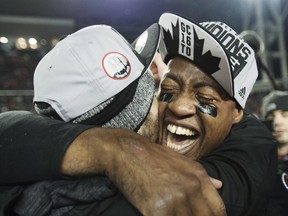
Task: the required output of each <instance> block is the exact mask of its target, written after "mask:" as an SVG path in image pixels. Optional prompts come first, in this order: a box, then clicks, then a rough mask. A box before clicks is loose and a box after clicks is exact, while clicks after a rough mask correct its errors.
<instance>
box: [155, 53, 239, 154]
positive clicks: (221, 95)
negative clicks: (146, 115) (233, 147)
mask: <svg viewBox="0 0 288 216" xmlns="http://www.w3.org/2000/svg"><path fill="white" fill-rule="evenodd" d="M168 71H169V72H168V73H166V74H165V77H164V79H163V81H162V83H161V91H160V94H159V134H160V135H159V142H160V143H161V144H162V145H165V146H167V147H169V148H171V149H173V150H175V151H178V152H179V153H181V154H184V155H186V156H188V157H190V158H192V159H198V158H200V157H202V156H203V155H205V154H207V153H209V152H211V151H212V150H213V149H215V148H216V147H217V146H218V145H220V144H221V142H222V141H223V140H224V138H225V137H226V136H227V135H228V133H229V131H230V129H231V127H232V125H233V124H235V123H237V122H239V121H240V120H241V118H242V116H243V111H242V109H237V108H236V103H235V102H234V101H233V100H232V99H231V98H229V96H227V94H226V93H225V92H224V90H223V89H222V88H221V87H220V86H219V84H218V83H217V82H216V81H215V80H214V79H212V78H211V77H210V76H208V75H206V74H205V73H204V72H203V71H202V70H201V69H199V68H198V67H196V66H195V65H194V64H192V63H191V62H190V61H189V60H187V59H185V58H182V57H176V58H174V59H172V60H171V61H170V62H169V64H168Z"/></svg>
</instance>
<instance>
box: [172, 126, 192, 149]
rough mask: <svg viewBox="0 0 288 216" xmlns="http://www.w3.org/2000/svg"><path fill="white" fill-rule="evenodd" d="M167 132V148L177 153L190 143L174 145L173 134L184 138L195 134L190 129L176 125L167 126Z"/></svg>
mask: <svg viewBox="0 0 288 216" xmlns="http://www.w3.org/2000/svg"><path fill="white" fill-rule="evenodd" d="M167 130H168V131H169V132H170V133H168V136H167V147H169V148H171V149H173V150H176V151H179V150H181V149H184V148H186V147H187V146H189V145H191V142H188V143H185V144H184V143H182V144H181V145H180V144H179V143H177V144H174V143H173V134H177V135H184V136H194V135H195V134H196V133H195V132H194V131H192V130H190V129H187V128H183V127H180V126H176V125H172V124H169V125H168V126H167Z"/></svg>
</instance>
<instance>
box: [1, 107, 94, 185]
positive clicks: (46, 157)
mask: <svg viewBox="0 0 288 216" xmlns="http://www.w3.org/2000/svg"><path fill="white" fill-rule="evenodd" d="M87 128H90V127H88V126H80V125H79V126H77V127H75V124H68V123H64V122H62V121H56V120H53V119H50V118H46V117H42V116H40V115H37V114H33V113H30V112H27V111H10V112H5V113H1V114H0V173H1V174H0V185H7V184H23V183H27V182H35V181H39V180H50V179H53V180H55V179H61V178H62V179H63V176H62V174H61V172H60V166H61V162H62V157H63V154H64V152H65V150H66V148H67V146H68V145H69V144H71V142H72V141H73V140H74V139H75V137H77V136H78V135H79V134H80V133H82V132H83V131H84V130H86V129H87Z"/></svg>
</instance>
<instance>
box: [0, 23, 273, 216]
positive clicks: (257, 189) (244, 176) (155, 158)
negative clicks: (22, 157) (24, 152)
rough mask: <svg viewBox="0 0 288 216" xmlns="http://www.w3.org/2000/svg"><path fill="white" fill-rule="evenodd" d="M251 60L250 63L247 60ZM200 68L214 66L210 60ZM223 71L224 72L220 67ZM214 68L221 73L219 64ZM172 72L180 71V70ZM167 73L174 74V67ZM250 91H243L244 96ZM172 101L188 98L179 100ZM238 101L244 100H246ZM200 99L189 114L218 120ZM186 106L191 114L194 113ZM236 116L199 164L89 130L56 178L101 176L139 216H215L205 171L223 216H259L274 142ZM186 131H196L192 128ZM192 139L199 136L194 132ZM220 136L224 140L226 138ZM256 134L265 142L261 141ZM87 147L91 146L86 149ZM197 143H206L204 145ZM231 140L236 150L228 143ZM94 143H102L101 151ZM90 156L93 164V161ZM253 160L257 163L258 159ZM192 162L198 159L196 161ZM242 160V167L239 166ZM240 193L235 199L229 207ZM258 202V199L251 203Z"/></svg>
mask: <svg viewBox="0 0 288 216" xmlns="http://www.w3.org/2000/svg"><path fill="white" fill-rule="evenodd" d="M172 20H175V19H172ZM160 24H161V22H160ZM188 24H189V23H188ZM192 27H193V25H187V28H186V29H189V28H190V29H193V28H192ZM201 33H203V34H204V35H205V33H206V31H204V32H202V31H201ZM207 34H208V33H207ZM208 35H210V34H208ZM190 39H191V38H190ZM190 39H188V40H190ZM201 39H202V38H201ZM188 40H187V41H188ZM202 41H203V40H202ZM237 41H238V40H237ZM210 42H211V43H212V44H209V46H208V47H210V45H211V49H212V50H215V51H218V49H219V48H217V47H219V42H218V41H216V40H212V41H210ZM171 43H172V44H174V45H176V46H177V47H178V45H179V42H178V40H177V41H173V40H171ZM212 45H213V46H212ZM239 45H242V44H239ZM204 48H205V49H206V46H205V47H204ZM163 49H164V51H165V48H163V46H162V48H161V47H160V52H161V53H162V54H163V53H164V51H163ZM161 50H162V51H161ZM188 50H189V48H188ZM171 53H172V52H171ZM217 53H218V52H217ZM173 54H175V53H172V55H173ZM220 54H221V53H220ZM251 55H252V57H253V54H251ZM205 56H207V55H203V57H204V59H205ZM173 57H174V56H173ZM219 57H222V56H219ZM239 58H240V57H239ZM224 59H225V58H224ZM175 60H177V59H175ZM200 60H201V58H200ZM202 60H203V58H202ZM211 60H212V61H211ZM202 62H203V61H202ZM205 62H209V63H213V62H214V58H210V59H208V60H207V61H205ZM252 62H253V61H252ZM214 63H215V62H214ZM216 63H217V62H216ZM224 63H225V62H224ZM173 64H177V61H176V63H172V61H171V65H173ZM218 65H219V62H218ZM226 65H230V63H229V62H228V61H227V59H226ZM169 66H170V63H169ZM220 66H223V62H222V63H221V64H220ZM177 67H179V65H178V66H177ZM187 67H188V66H187ZM190 67H191V65H190ZM173 69H176V68H175V67H174V66H173ZM181 69H183V68H181ZM185 74H186V73H185ZM167 76H168V75H167ZM222 76H223V79H224V80H225V78H224V77H227V76H228V77H230V76H231V74H226V75H223V74H222ZM234 78H235V77H234ZM238 78H239V77H238ZM181 80H183V79H181ZM205 81H207V79H205ZM233 81H234V80H233ZM164 82H165V81H163V83H162V84H163V85H164ZM210 82H211V80H210ZM215 83H216V82H215ZM163 85H161V86H163ZM216 86H217V85H216V84H215V85H213V87H216ZM163 87H165V86H163ZM177 88H178V89H179V87H176V88H172V89H168V90H169V91H170V90H175V89H176V90H177ZM185 88H186V87H185ZM216 89H218V88H216ZM166 90H167V89H166ZM166 90H165V91H164V93H163V94H160V99H161V101H164V102H165V103H167V102H168V101H169V100H170V99H173V97H171V98H170V99H169V97H170V96H171V95H170V92H169V94H167V92H166ZM249 91H250V90H249V89H248V92H249ZM177 94H178V93H177ZM179 95H181V96H185V95H186V96H187V94H186V93H185V94H182V93H181V94H179ZM193 95H194V94H193ZM243 95H245V96H247V94H243ZM167 97H168V98H167ZM174 97H175V96H174ZM198 97H199V95H198V94H197V98H198ZM181 98H182V97H177V101H180V99H181ZM192 99H193V98H192ZM201 99H202V100H201V103H196V102H195V100H194V99H193V100H192V101H190V102H192V103H191V104H192V105H193V106H194V105H195V107H197V112H201V113H200V114H202V113H203V115H207V118H208V117H209V116H211V118H215V119H218V117H221V116H223V111H222V108H221V109H220V108H219V107H218V106H216V108H217V109H216V108H215V109H213V106H210V104H206V102H207V101H206V100H204V101H203V98H201ZM221 99H222V98H221ZM224 99H225V98H224ZM167 100H168V101H167ZM209 100H210V99H209ZM172 101H173V102H169V104H171V103H172V104H173V103H174V104H175V101H174V99H173V100H172ZM204 102H205V103H204ZM187 104H189V103H187V102H185V103H184V104H183V105H184V106H183V107H184V108H185V107H186V106H187ZM228 104H230V107H229V109H228V110H235V109H233V103H231V102H229V103H228ZM243 104H245V102H242V103H241V105H243ZM179 105H180V104H179ZM168 106H169V105H168ZM170 106H172V105H170ZM193 106H191V107H192V108H193ZM174 108H175V107H174ZM179 108H181V106H179ZM185 109H186V108H185ZM185 109H184V110H185ZM198 109H199V110H198ZM218 109H219V110H218ZM236 110H237V112H236V111H235V113H233V118H230V119H229V122H230V123H229V124H230V126H231V127H232V123H235V124H234V125H233V127H232V130H231V131H230V133H229V136H227V137H226V138H225V137H224V138H225V139H224V138H223V139H224V141H223V143H222V144H219V143H216V144H217V145H219V146H218V148H216V149H215V150H214V151H213V153H211V154H209V153H208V152H206V151H204V152H203V151H199V157H201V156H202V158H201V159H200V160H199V162H200V163H199V162H197V161H193V160H191V159H188V158H187V157H183V156H181V155H180V154H177V153H176V152H171V151H169V149H168V148H163V147H162V146H159V145H150V144H149V143H147V140H143V138H142V137H140V136H135V134H133V133H132V132H130V131H125V130H124V131H123V130H120V129H113V130H111V129H104V128H101V129H100V128H98V129H93V131H92V130H89V131H85V132H83V133H82V135H80V136H78V137H77V138H76V139H75V140H74V142H73V143H72V144H71V145H69V148H67V151H66V152H65V155H64V159H63V161H62V169H61V171H62V173H64V174H66V175H69V176H77V175H80V174H82V175H83V174H84V173H85V174H86V175H87V174H93V173H103V172H104V173H105V174H106V175H107V176H108V177H109V178H110V179H111V180H112V181H113V182H114V183H115V184H116V185H117V187H119V189H120V190H121V191H122V192H123V194H124V195H125V197H127V199H128V200H129V201H130V202H131V203H132V204H133V205H134V206H135V207H137V208H138V209H139V210H140V211H141V212H142V213H143V214H144V215H205V214H208V215H209V211H212V215H213V214H214V215H218V214H217V213H219V212H221V211H218V212H217V211H216V210H217V209H218V210H219V208H221V206H219V205H216V206H213V205H212V206H213V207H212V208H211V205H210V206H209V205H207V204H209V203H213V201H215V197H216V200H217V196H214V195H213V196H211V193H210V189H211V188H210V185H211V183H210V184H209V182H210V180H209V178H208V176H207V173H206V171H205V169H204V168H203V166H204V167H205V168H206V170H207V171H208V173H209V175H211V176H215V177H216V176H217V177H219V179H221V181H223V182H224V184H223V188H222V189H221V191H220V194H221V195H222V196H223V197H224V201H226V202H225V205H226V207H227V208H228V214H229V215H257V214H258V213H259V214H258V215H263V214H262V211H261V208H263V206H260V205H261V204H262V203H265V201H266V198H267V196H268V192H269V189H270V188H271V187H272V186H271V184H272V181H273V172H274V165H276V163H275V161H274V160H273V158H274V157H273V154H275V153H276V151H275V150H276V149H275V146H274V143H273V138H272V137H271V136H269V134H268V133H267V130H265V128H264V126H263V125H261V124H260V123H259V122H258V121H256V120H255V119H254V118H253V117H251V116H245V117H243V119H241V121H240V122H239V124H236V123H237V121H238V119H237V118H236V119H235V118H234V117H235V116H239V115H240V116H241V111H239V110H238V108H237V109H236ZM220 111H221V112H220ZM218 112H219V113H218ZM217 113H218V114H217ZM237 113H238V114H237ZM200 114H199V116H200ZM216 117H217V118H216ZM199 118H200V117H199ZM204 118H205V117H201V118H200V119H201V120H200V121H202V120H204ZM4 119H5V118H4ZM232 119H233V121H234V119H235V121H234V122H233V121H232ZM168 120H169V119H168ZM165 121H166V120H165ZM20 122H21V121H20ZM160 122H161V121H160ZM22 123H23V122H22ZM206 123H209V125H207V126H209V127H210V126H211V125H213V122H211V121H209V119H208V120H207V121H206ZM221 123H222V122H221ZM10 124H11V123H10ZM161 124H162V123H161ZM173 124H174V125H172V127H173V128H174V126H176V123H175V122H174V123H173ZM167 126H168V124H167ZM177 126H178V128H175V129H176V133H178V132H177V131H178V129H179V125H177ZM181 126H182V127H183V129H182V128H180V129H181V130H180V131H184V132H185V131H186V132H187V133H188V134H189V133H191V130H190V131H189V130H186V129H187V128H184V125H181ZM228 126H229V125H228ZM169 127H170V126H169ZM209 127H207V129H209ZM12 128H13V127H12ZM205 129H206V128H205ZM224 129H225V130H226V127H224ZM169 130H170V129H169ZM171 130H174V129H171ZM193 130H194V131H197V129H196V128H194V129H193ZM222 130H223V129H222ZM163 131H164V130H163ZM199 131H200V130H198V131H197V132H199ZM210 131H212V130H210ZM251 131H253V136H251ZM161 132H162V130H161ZM186 132H185V133H186ZM212 132H213V131H212ZM224 132H225V133H226V134H227V131H224ZM249 132H250V133H249ZM164 133H166V132H164ZM164 133H163V134H164ZM173 133H174V132H173ZM181 133H182V132H181ZM263 133H264V134H265V135H264V136H263ZM2 135H5V136H6V133H5V131H4V132H2ZM200 135H201V138H205V137H209V134H208V133H206V134H204V133H202V134H200V132H199V133H198V134H194V136H193V137H194V138H195V137H196V138H197V137H200ZM216 135H218V134H216ZM89 136H92V137H89ZM164 136H165V135H164ZM169 136H170V135H169ZM222 136H223V135H222ZM10 137H11V136H7V138H10ZM74 137H75V136H74ZM167 137H168V136H167ZM182 138H183V136H178V137H176V136H172V141H173V143H172V145H170V144H169V146H175V145H174V144H176V145H177V144H178V143H180V144H181V142H179V140H180V141H181V140H183V139H182ZM216 138H218V136H216ZM255 138H257V139H255ZM258 138H259V140H258ZM185 139H186V138H185ZM64 140H65V139H64ZM91 140H93V141H94V142H93V144H92V143H91ZM203 140H204V141H205V139H203ZM210 140H211V138H210ZM220 140H221V139H220ZM235 140H236V141H237V143H235ZM4 141H5V140H4ZM88 141H90V142H89V145H88V144H85V143H87V142H88ZM212 141H213V140H212ZM218 141H219V140H218ZM58 143H59V142H58ZM99 143H101V145H100V144H99ZM115 143H117V145H115ZM170 143H171V142H170ZM163 144H165V142H163ZM190 144H191V143H189V142H188V145H190ZM67 145H68V144H67ZM95 147H97V148H95ZM208 147H209V148H210V150H211V149H214V148H211V146H208ZM180 148H181V146H180ZM189 149H190V148H189ZM203 149H205V148H203ZM182 150H183V149H182ZM200 150H201V148H200ZM135 153H138V154H137V157H135ZM196 153H198V151H196ZM95 155H96V156H97V157H95ZM189 156H190V155H189ZM257 156H258V157H259V158H257ZM271 156H272V157H271ZM123 158H125V160H123ZM195 158H198V156H197V157H195ZM256 158H257V160H256ZM246 160H247V164H248V165H249V166H247V164H246V163H245V162H246ZM95 164H96V165H95ZM247 167H249V168H247ZM270 171H271V172H270ZM275 171H276V166H275ZM269 172H270V175H269V176H268V177H267V173H269ZM127 176H129V178H127ZM239 193H240V195H241V197H239V199H236V198H237V197H238V196H239ZM143 194H144V195H143ZM261 196H263V199H260V198H261ZM229 198H231V199H229ZM257 199H259V202H258V203H257ZM238 201H240V202H238ZM262 201H263V202H262ZM263 209H264V208H263ZM254 213H255V214H254ZM210 215H211V213H210Z"/></svg>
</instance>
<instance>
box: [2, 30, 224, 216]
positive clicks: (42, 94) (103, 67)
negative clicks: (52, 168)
mask: <svg viewBox="0 0 288 216" xmlns="http://www.w3.org/2000/svg"><path fill="white" fill-rule="evenodd" d="M158 28H159V26H158V25H157V24H156V25H153V26H151V27H150V28H149V29H148V30H147V31H146V32H145V33H143V35H141V36H140V37H139V38H138V39H137V41H136V43H135V46H136V47H137V49H138V51H139V53H140V55H141V56H139V55H138V54H136V51H134V50H133V49H132V48H131V47H130V45H128V43H127V42H126V41H125V40H124V39H123V38H122V37H121V36H120V35H119V34H118V33H117V32H116V31H115V30H113V29H111V28H110V27H107V26H90V27H87V28H84V29H81V30H79V31H77V32H75V33H73V34H71V35H69V36H68V37H66V38H64V39H63V40H62V41H61V42H59V43H58V44H57V46H56V47H55V48H54V49H52V50H51V51H50V52H49V53H48V54H47V55H46V56H45V57H44V58H43V59H42V60H41V61H40V63H39V64H38V66H37V68H36V71H35V76H34V85H35V97H34V102H35V107H36V110H37V112H39V113H41V114H44V115H47V116H49V117H53V118H56V119H62V120H64V121H68V122H73V123H81V124H89V125H98V126H103V127H121V128H128V129H131V130H135V131H137V130H138V129H139V128H140V129H139V133H140V134H142V135H144V136H145V135H146V136H148V137H149V138H150V139H151V140H152V141H153V140H155V138H154V133H155V129H156V128H157V126H156V125H154V122H157V121H153V119H154V118H155V116H152V118H150V116H151V112H150V114H149V115H148V116H147V114H148V110H149V109H150V106H151V103H152V100H153V95H154V91H153V90H154V80H153V77H152V74H150V73H149V70H147V69H148V67H149V65H150V63H151V61H152V59H153V56H154V53H155V51H156V48H157V42H158V36H157V35H159V29H158ZM143 38H144V41H143ZM148 39H149V43H147V42H146V40H148ZM142 43H144V44H142ZM146 70H147V71H146ZM154 102H155V99H154ZM154 104H155V103H153V105H154ZM153 105H152V106H153ZM12 114H14V115H17V116H18V117H19V118H21V117H22V116H21V115H20V114H21V113H17V112H13V113H12ZM24 114H25V113H24ZM25 115H27V116H29V114H25ZM20 116H21V117H20ZM30 116H31V114H30ZM146 116H147V117H146ZM156 116H157V115H156ZM144 119H146V120H145V122H144V123H143V121H144ZM18 120H19V119H18ZM18 120H17V121H18ZM147 120H151V121H147ZM38 121H41V120H40V118H38ZM49 122H50V123H51V121H49ZM147 122H148V123H152V124H153V125H150V128H152V129H153V132H154V133H151V131H150V130H147V127H144V126H145V125H146V124H147ZM142 123H143V124H142ZM30 124H31V123H30ZM51 124H53V123H51ZM57 124H59V123H57ZM141 124H142V125H141ZM140 125H141V127H140ZM42 129H43V130H45V127H43V128H42ZM86 129H87V127H86ZM47 133H49V131H47ZM27 134H29V132H26V135H27ZM156 134H157V133H156ZM39 135H40V134H39ZM20 136H21V135H20ZM18 137H19V135H17V138H18ZM1 138H3V139H5V136H1ZM25 140H26V139H25ZM27 141H28V140H27ZM10 146H13V147H14V149H15V150H16V152H15V154H17V155H18V154H19V151H17V149H18V147H20V146H17V145H14V143H13V141H12V143H10ZM7 147H9V146H6V150H7V151H9V149H7ZM42 147H44V146H42ZM47 147H48V148H49V146H47ZM55 147H56V146H54V147H53V145H51V146H50V148H55ZM20 148H21V147H20ZM56 148H57V147H56ZM21 149H22V152H21V153H24V154H21V155H20V158H23V159H25V154H30V155H31V156H33V152H37V153H38V154H39V153H41V154H44V155H45V153H44V152H42V151H38V149H37V147H35V148H33V152H32V153H31V152H30V153H29V152H26V151H25V147H22V148H21ZM87 149H89V148H87ZM87 149H86V150H87ZM23 150H24V151H23ZM63 150H65V148H64V149H62V150H61V149H59V152H61V151H62V152H63ZM10 151H11V149H10ZM77 153H78V152H77ZM11 154H12V155H13V154H14V153H13V152H12V153H11V152H9V153H8V155H9V157H10V158H13V156H12V157H11ZM97 154H99V149H98V151H97V152H96V154H93V158H94V157H96V158H97V157H99V156H97ZM39 155H40V154H39ZM44 155H41V156H44ZM48 155H50V154H48ZM74 156H75V155H74ZM74 156H73V158H72V160H75V157H74ZM105 157H106V158H108V155H106V156H105ZM45 158H46V156H45V157H43V159H45ZM93 158H91V159H93ZM106 158H105V161H106ZM54 159H55V161H58V159H57V157H56V158H54ZM36 161H37V163H39V162H42V163H45V162H43V161H41V159H38V160H36ZM105 161H104V162H105ZM108 162H109V161H108ZM13 163H16V164H17V165H16V167H17V172H18V171H19V169H18V167H19V166H18V164H19V163H20V162H19V159H17V156H16V157H15V160H14V161H13ZM52 163H54V162H53V161H52ZM71 164H73V163H67V165H68V166H71ZM39 165H40V164H39ZM41 165H43V164H41ZM41 165H40V167H41V170H43V169H44V171H43V173H44V176H43V175H41V174H40V176H37V174H33V173H32V174H31V176H32V178H30V176H29V173H26V171H27V170H28V171H29V170H30V168H27V167H25V166H24V168H23V171H22V172H24V173H25V177H24V178H19V177H18V176H17V174H15V177H16V178H14V179H12V180H9V181H7V180H5V178H7V176H11V173H12V171H9V170H8V171H6V173H3V174H4V175H5V174H7V176H6V177H4V178H3V179H4V182H5V181H6V182H8V183H9V184H11V183H14V184H16V185H17V186H14V187H10V188H9V187H8V189H9V190H8V189H7V191H6V192H4V193H7V194H10V195H11V198H10V199H9V197H8V198H7V194H6V199H5V194H4V198H3V202H1V203H2V204H4V206H2V210H4V211H5V213H6V214H9V215H10V214H16V215H25V216H30V215H35V216H40V215H47V214H49V215H66V214H69V215H79V214H80V212H81V215H118V214H119V210H120V211H121V212H122V213H123V214H125V215H140V213H139V212H137V211H136V209H134V208H133V207H132V206H131V205H129V203H128V202H127V201H126V200H125V199H124V197H123V196H122V195H121V194H119V192H117V190H116V188H115V187H114V186H113V184H112V183H111V182H110V181H109V180H108V179H107V178H105V177H102V176H98V177H93V178H81V179H80V180H77V179H76V180H75V179H69V180H66V181H63V180H61V181H47V180H49V179H51V176H49V172H47V171H45V167H47V165H46V166H45V165H43V166H41ZM80 165H81V163H80ZM77 166H79V164H78V165H77ZM64 169H65V168H64ZM6 170H7V168H6ZM68 170H69V167H68ZM8 172H9V173H8ZM39 172H40V171H39ZM41 172H42V171H41ZM36 173H38V171H36ZM64 173H65V171H64ZM97 174H98V175H99V174H102V172H97ZM12 175H13V174H12ZM45 175H48V178H47V177H45ZM60 175H61V174H60ZM85 175H89V173H85ZM52 178H53V177H52ZM54 178H55V177H54ZM58 178H59V179H61V177H58ZM62 178H63V177H62ZM8 179H9V177H8ZM38 180H46V181H38ZM2 181H3V180H1V182H2ZM35 181H37V182H36V183H34V182H35ZM30 182H32V184H30ZM207 182H208V184H209V185H208V187H206V188H207V189H208V191H210V194H209V195H210V196H212V195H213V193H214V196H215V197H216V198H217V197H218V199H219V203H220V204H221V206H222V205H223V204H222V201H221V199H220V197H219V195H218V193H217V191H216V190H215V189H214V188H213V185H212V184H211V182H209V178H207ZM20 183H21V185H22V187H21V186H18V184H20ZM23 184H26V186H23ZM6 186H7V184H6ZM209 187H210V189H209ZM6 188H7V187H6ZM6 188H4V189H5V190H6ZM10 191H12V192H11V193H8V192H10ZM212 197H213V196H212ZM147 198H149V197H147ZM210 199H211V198H210ZM211 200H212V199H211ZM200 201H201V200H200ZM4 202H5V203H4ZM201 202H202V203H203V201H201ZM213 202H214V204H213V205H215V200H213ZM195 203H196V201H195ZM217 205H219V204H218V203H217ZM217 205H215V207H217ZM202 206H205V204H202ZM11 208H12V209H13V210H12V211H13V212H12V211H11V210H10V209H11ZM151 210H152V211H153V209H151ZM158 211H159V210H158ZM161 211H163V210H161ZM166 211H167V210H166ZM217 211H218V209H217V208H216V210H214V209H213V210H208V211H207V215H208V214H210V212H217ZM222 211H223V208H221V212H222ZM2 213H3V212H2ZM154 213H155V214H157V211H155V212H154ZM203 214H204V215H205V213H204V212H203ZM223 214H224V211H223V213H221V214H218V213H217V215H223ZM163 215H164V212H163Z"/></svg>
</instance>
